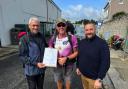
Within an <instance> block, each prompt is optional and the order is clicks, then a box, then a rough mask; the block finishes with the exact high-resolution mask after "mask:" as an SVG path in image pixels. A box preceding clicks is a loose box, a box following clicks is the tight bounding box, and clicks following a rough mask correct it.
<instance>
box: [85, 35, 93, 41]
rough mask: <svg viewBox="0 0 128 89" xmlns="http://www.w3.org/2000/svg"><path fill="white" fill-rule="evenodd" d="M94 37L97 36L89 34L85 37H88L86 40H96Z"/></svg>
mask: <svg viewBox="0 0 128 89" xmlns="http://www.w3.org/2000/svg"><path fill="white" fill-rule="evenodd" d="M94 36H95V34H87V35H86V36H85V37H86V39H89V40H90V39H93V38H94Z"/></svg>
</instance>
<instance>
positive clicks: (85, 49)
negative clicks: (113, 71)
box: [77, 36, 110, 80]
mask: <svg viewBox="0 0 128 89" xmlns="http://www.w3.org/2000/svg"><path fill="white" fill-rule="evenodd" d="M78 52H79V54H78V60H77V67H78V68H79V69H80V71H81V73H82V74H83V75H84V76H86V77H89V78H91V79H94V80H95V79H97V78H100V79H103V78H104V77H105V75H106V72H107V71H108V69H109V67H110V52H109V47H108V45H107V43H106V42H105V41H104V40H103V39H101V38H99V37H98V36H95V37H93V38H92V39H83V40H81V41H80V43H79V45H78Z"/></svg>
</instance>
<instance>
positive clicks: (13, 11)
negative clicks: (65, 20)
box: [0, 0, 61, 46]
mask: <svg viewBox="0 0 128 89" xmlns="http://www.w3.org/2000/svg"><path fill="white" fill-rule="evenodd" d="M47 1H48V9H47V2H46V0H0V39H1V44H2V46H7V45H9V44H10V43H11V41H10V29H11V28H13V27H14V25H15V24H27V22H28V19H29V18H30V17H31V16H37V17H39V19H40V21H42V22H46V21H47V19H48V21H49V22H53V21H55V20H56V19H57V18H58V17H61V10H60V9H58V7H56V5H55V4H53V2H52V3H51V2H49V1H50V0H47ZM47 11H48V15H47ZM47 16H48V17H47Z"/></svg>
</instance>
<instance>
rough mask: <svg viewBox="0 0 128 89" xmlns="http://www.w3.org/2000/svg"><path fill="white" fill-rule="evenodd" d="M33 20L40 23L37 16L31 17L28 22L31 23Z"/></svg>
mask: <svg viewBox="0 0 128 89" xmlns="http://www.w3.org/2000/svg"><path fill="white" fill-rule="evenodd" d="M32 21H37V22H39V23H40V21H39V19H38V18H37V17H30V19H29V21H28V24H30V23H31V22H32Z"/></svg>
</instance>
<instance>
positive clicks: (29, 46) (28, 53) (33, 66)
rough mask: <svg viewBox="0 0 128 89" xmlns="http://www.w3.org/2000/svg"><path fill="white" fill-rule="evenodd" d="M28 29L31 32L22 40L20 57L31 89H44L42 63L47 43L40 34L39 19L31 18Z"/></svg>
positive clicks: (43, 68)
mask: <svg viewBox="0 0 128 89" xmlns="http://www.w3.org/2000/svg"><path fill="white" fill-rule="evenodd" d="M28 27H29V32H27V34H25V35H24V36H22V37H21V38H20V42H19V57H20V60H21V61H22V63H23V64H24V65H25V67H24V70H25V75H26V78H27V82H28V87H29V89H43V81H44V74H45V65H44V64H42V61H43V56H44V49H45V47H47V43H46V41H45V38H44V36H43V35H42V34H41V33H40V32H39V28H40V21H39V20H38V18H36V17H31V18H30V19H29V22H28Z"/></svg>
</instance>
